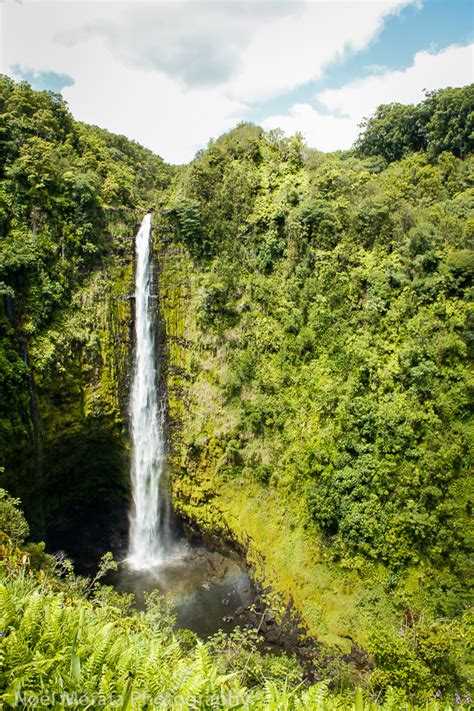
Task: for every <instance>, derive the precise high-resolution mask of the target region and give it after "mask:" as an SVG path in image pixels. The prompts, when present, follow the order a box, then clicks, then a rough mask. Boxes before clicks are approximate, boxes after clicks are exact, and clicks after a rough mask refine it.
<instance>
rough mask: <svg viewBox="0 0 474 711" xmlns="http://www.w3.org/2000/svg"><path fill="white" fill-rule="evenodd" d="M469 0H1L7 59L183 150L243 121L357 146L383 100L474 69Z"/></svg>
mask: <svg viewBox="0 0 474 711" xmlns="http://www.w3.org/2000/svg"><path fill="white" fill-rule="evenodd" d="M473 13H474V2H472V0H324V1H319V0H226V1H225V2H223V1H222V0H166V1H163V2H161V1H157V0H149V1H148V2H131V1H130V0H129V1H128V2H117V1H116V0H102V1H97V2H95V1H93V0H82V1H80V2H77V1H75V0H56V1H55V2H45V1H44V0H0V72H1V73H3V74H7V75H8V76H11V77H13V78H14V79H17V80H26V81H28V82H29V83H30V84H31V85H32V86H33V88H35V89H39V90H44V89H49V90H52V91H55V92H61V94H62V95H63V97H64V98H65V100H66V101H67V102H68V104H69V107H70V109H71V111H72V113H73V115H74V116H75V118H76V119H78V120H80V121H85V122H87V123H91V124H96V125H98V126H101V127H103V128H106V129H108V130H110V131H113V132H115V133H121V134H124V135H126V136H128V137H129V138H132V139H134V140H137V141H139V142H140V143H141V144H143V145H145V146H147V147H148V148H151V149H152V150H153V151H155V152H156V153H158V154H159V155H161V156H162V157H163V158H164V159H165V160H166V161H168V162H170V163H186V162H188V161H190V160H192V159H193V157H194V155H195V153H196V152H197V151H198V150H200V149H202V148H204V147H205V146H206V145H207V143H208V141H209V140H210V139H211V138H217V137H218V136H219V135H221V134H222V133H224V132H225V131H228V130H229V129H231V128H232V127H233V126H235V125H236V124H237V123H238V122H240V121H251V122H254V123H258V124H259V125H261V126H263V127H264V128H265V129H272V128H281V129H282V130H283V131H284V132H285V133H286V134H287V135H292V134H294V133H296V132H301V133H302V134H303V136H304V137H305V140H306V142H307V143H308V145H309V146H311V147H312V148H317V149H318V150H321V151H334V150H339V149H346V148H350V146H351V145H352V144H353V142H354V140H355V139H356V137H357V135H358V133H359V130H360V129H359V124H360V123H361V121H362V119H363V118H364V117H366V116H369V115H370V114H371V113H373V111H374V110H375V109H376V108H377V106H378V105H380V104H382V103H390V102H401V103H416V102H418V101H422V100H423V98H424V96H425V92H426V91H430V90H434V89H440V88H443V87H446V86H464V85H466V84H470V83H472V82H474V68H473V67H474V17H473Z"/></svg>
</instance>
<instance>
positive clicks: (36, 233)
mask: <svg viewBox="0 0 474 711" xmlns="http://www.w3.org/2000/svg"><path fill="white" fill-rule="evenodd" d="M0 114H1V115H0V155H1V164H0V165H1V167H0V171H1V172H0V238H1V251H0V291H1V295H2V305H1V307H0V389H1V398H0V402H1V412H0V465H1V467H2V473H1V476H0V486H3V488H4V489H5V490H8V491H9V494H7V493H6V491H3V490H2V492H1V495H0V528H1V529H2V530H3V531H4V534H6V535H5V537H4V538H3V539H2V541H3V543H2V544H1V555H0V574H1V578H2V580H1V586H0V600H1V603H0V635H1V639H0V698H1V699H2V701H3V703H4V704H5V705H6V707H7V708H14V707H15V703H18V700H17V701H16V702H15V698H17V699H18V697H15V695H16V694H21V693H26V692H28V693H30V694H38V695H39V694H41V693H42V692H45V691H47V692H48V693H53V692H58V693H59V691H60V690H67V691H68V692H69V691H70V692H71V693H72V692H74V691H75V692H79V691H81V692H87V693H89V694H103V695H105V696H107V695H110V694H118V695H121V697H120V698H121V699H122V701H121V703H123V706H122V708H146V706H145V705H143V704H144V703H146V702H145V701H143V699H142V701H140V699H139V696H138V695H137V694H138V692H139V691H140V692H143V693H144V694H149V695H152V696H153V697H157V696H158V695H159V694H168V695H169V697H168V698H173V699H174V701H173V703H175V706H171V705H170V706H168V707H169V708H177V709H178V708H183V709H184V708H191V705H190V704H191V703H194V704H195V706H193V707H196V708H230V705H229V703H230V702H229V699H232V703H234V704H235V707H239V708H249V709H250V708H251V709H255V708H268V709H270V708H275V709H277V708H278V709H279V708H301V709H303V708H308V709H310V708H311V709H314V708H327V709H332V708H353V704H354V703H355V704H356V706H355V708H357V709H359V708H360V709H361V708H363V705H362V704H363V699H362V696H363V695H364V696H365V698H366V699H370V701H367V702H366V703H370V704H373V708H382V707H384V708H387V709H389V708H390V709H400V708H408V704H409V703H411V704H414V705H416V704H424V703H429V704H431V706H430V708H433V709H434V708H439V709H441V708H450V707H451V706H450V705H454V704H455V703H457V701H456V699H457V698H458V699H459V702H458V705H460V704H464V705H465V707H467V706H468V703H469V702H468V701H466V698H468V697H466V694H468V691H469V683H470V676H469V674H470V670H471V672H472V667H470V666H469V658H468V650H467V647H468V644H467V641H468V638H469V634H468V632H469V611H468V610H469V602H470V597H469V579H468V573H469V560H470V559H469V555H470V553H471V552H472V547H471V541H470V537H469V536H470V516H471V514H472V489H471V486H472V480H471V479H470V478H469V465H470V459H469V454H470V439H469V435H470V431H471V430H470V428H471V427H472V423H471V421H470V419H469V405H470V393H471V392H472V378H471V375H470V372H469V368H468V364H469V359H470V356H471V354H472V317H473V316H472V314H473V312H472V305H471V303H470V295H471V294H472V291H471V277H472V271H473V268H474V258H473V253H472V251H471V249H470V247H471V246H472V237H473V234H474V213H473V208H474V187H473V178H474V159H473V148H474V134H473V132H472V127H473V118H474V86H473V85H471V86H468V87H465V88H462V89H445V90H441V91H437V92H432V93H430V94H428V95H427V97H426V99H425V101H423V102H422V103H421V104H419V105H417V106H402V105H399V104H391V105H386V106H381V107H379V109H378V110H377V111H376V113H375V114H374V115H373V116H372V117H370V118H368V119H367V120H366V121H365V123H364V125H363V126H362V127H361V128H362V131H361V135H360V137H359V139H358V141H357V143H356V145H355V146H354V148H353V150H351V151H344V152H339V153H335V154H322V153H319V152H317V151H314V150H310V149H308V148H307V147H306V146H305V145H304V143H303V141H302V139H301V137H300V136H298V135H296V136H294V137H292V138H285V137H284V136H283V134H281V133H280V132H278V131H271V132H269V133H265V132H264V131H263V130H262V129H261V128H259V127H257V126H254V125H250V124H241V125H239V126H237V127H236V128H235V129H234V130H233V131H230V132H229V133H227V134H225V135H224V136H222V137H220V138H219V139H217V140H215V141H211V142H210V144H209V146H208V147H207V149H206V150H204V151H201V152H200V153H198V154H197V155H196V157H195V159H194V160H193V161H192V163H191V164H189V165H187V166H180V167H173V166H168V165H166V164H165V163H164V162H163V161H162V160H161V159H160V158H159V157H157V156H155V155H153V154H152V153H151V152H150V151H148V150H146V149H144V148H142V147H141V146H139V145H138V144H136V143H134V142H132V141H130V140H128V139H126V138H124V137H123V136H114V135H112V134H110V133H107V132H106V131H104V130H102V129H99V128H97V127H94V126H86V125H84V124H81V123H78V122H76V121H75V120H74V119H73V117H72V116H71V114H70V112H69V110H68V108H67V105H66V104H65V102H64V101H63V100H62V98H61V97H60V96H59V95H57V94H53V93H51V92H34V91H32V89H31V88H30V87H29V86H28V85H27V84H25V83H20V84H17V83H14V82H13V81H12V80H10V79H7V78H5V77H4V78H2V79H1V82H0ZM150 207H154V208H155V211H156V212H155V218H154V225H155V232H154V241H155V252H156V259H157V262H158V265H159V271H160V274H159V285H160V286H159V289H160V294H161V299H160V306H159V307H157V308H159V309H160V314H161V316H160V318H161V322H162V325H163V329H164V333H165V334H166V335H165V339H164V340H165V341H166V353H167V374H166V378H167V392H168V413H169V417H168V429H169V440H170V460H171V463H172V476H171V489H172V495H173V503H174V506H175V508H176V510H177V511H178V513H179V514H180V515H181V516H182V517H183V518H184V519H185V520H188V521H190V522H192V523H193V524H195V525H197V526H198V527H199V528H200V529H201V530H202V531H205V532H208V533H211V534H214V535H220V536H224V537H228V538H229V539H231V540H235V541H238V542H239V543H240V544H241V545H242V547H243V548H245V549H246V551H247V554H248V560H249V562H250V563H251V565H252V566H253V569H254V572H255V575H256V577H257V578H259V579H260V580H261V582H262V584H264V585H265V584H268V585H269V586H270V587H271V588H272V590H274V591H275V592H276V593H278V594H279V595H280V596H281V599H282V600H288V599H289V598H291V599H292V601H293V604H294V606H295V608H296V610H297V611H298V614H299V615H300V616H301V618H302V620H303V622H304V623H305V626H306V628H307V630H308V634H310V635H312V636H313V637H314V638H316V639H318V640H320V641H321V644H323V645H325V648H327V650H328V655H329V656H328V658H331V659H335V657H331V653H332V651H334V650H335V649H338V650H342V651H343V652H346V653H349V652H350V650H351V648H352V649H359V650H363V651H364V653H365V652H366V653H367V655H368V656H367V659H368V663H367V665H366V667H365V668H364V669H363V670H357V669H356V668H355V667H354V665H352V666H351V665H350V664H349V661H348V662H347V665H346V666H344V665H342V666H341V664H340V663H339V662H338V664H336V663H335V662H334V663H333V664H332V666H331V664H328V663H326V664H325V665H324V664H323V663H322V662H321V660H319V662H318V663H319V664H320V668H319V674H320V678H321V679H322V682H321V683H319V684H316V685H313V686H309V687H307V688H306V686H305V684H304V681H303V679H304V675H303V671H302V670H301V668H300V667H299V666H298V663H297V662H296V661H295V660H293V659H287V658H286V657H284V658H279V657H276V658H273V657H271V656H267V657H262V656H261V655H260V654H259V653H258V651H257V648H256V647H255V644H254V641H253V639H252V638H251V635H247V636H246V635H245V634H244V633H239V632H237V633H233V636H226V635H221V636H217V637H215V638H211V639H210V640H208V641H206V642H203V641H200V640H199V639H197V638H196V637H195V635H192V634H191V633H185V632H184V631H179V632H174V631H173V629H172V620H170V611H169V609H168V608H167V607H166V605H165V604H164V602H163V601H162V600H159V599H158V598H157V597H153V596H152V597H151V598H150V599H149V604H148V607H147V611H145V612H142V613H138V612H136V611H133V609H132V605H131V600H130V599H129V598H128V597H120V596H119V595H118V594H117V593H115V592H113V591H112V590H110V589H109V588H107V587H104V586H101V585H100V584H99V583H98V581H92V582H91V581H89V582H87V581H84V580H82V579H80V578H78V577H77V576H75V575H74V573H73V572H72V571H71V569H70V568H69V567H68V566H67V565H66V563H62V564H61V565H60V566H59V568H60V569H59V570H58V564H57V563H56V564H54V563H53V560H52V559H51V557H49V556H47V555H46V554H45V553H44V550H43V548H42V547H41V546H38V545H37V544H33V543H31V542H30V543H29V544H25V540H27V539H28V535H29V529H31V532H32V535H31V539H28V540H39V539H41V538H42V537H44V536H45V535H47V532H48V529H49V528H50V527H51V526H54V525H56V524H57V522H58V520H60V519H61V517H64V516H66V515H68V512H71V511H74V510H77V509H78V507H79V508H80V507H81V506H86V505H90V504H91V503H93V502H104V501H105V502H106V504H107V503H112V502H114V501H116V500H122V501H127V500H128V497H129V484H128V436H127V426H126V425H127V423H126V420H127V417H126V412H127V409H126V402H127V393H128V390H127V388H128V376H129V370H127V368H128V367H129V366H128V363H129V360H130V358H129V356H130V345H131V341H132V337H131V334H130V319H131V308H132V306H131V299H130V291H131V286H130V284H131V275H132V270H133V249H132V242H131V240H132V237H133V232H134V229H135V224H136V222H137V221H139V220H140V219H141V215H142V213H143V212H144V211H145V210H147V209H148V208H150ZM12 497H20V499H21V501H19V500H16V499H14V498H12ZM21 508H23V509H24V510H25V513H26V517H27V519H28V522H29V527H28V524H27V523H26V520H25V518H24V517H23V514H22V513H21V510H20V509H21ZM28 550H29V553H25V551H28ZM239 635H240V636H239ZM328 685H329V686H330V688H331V690H328ZM356 687H359V688H358V691H357V692H356V691H355V689H356ZM361 687H364V692H362V689H361ZM132 692H134V693H132ZM135 692H136V693H135ZM456 695H457V697H456ZM163 698H164V697H163ZM210 699H211V700H210ZM354 699H355V700H354ZM94 703H96V706H92V707H93V708H95V707H100V703H101V702H100V700H99V701H97V700H96V701H95V702H94ZM140 704H142V705H140ZM206 704H207V705H206ZM239 704H240V706H239ZM318 704H320V705H319V706H318ZM102 705H103V704H102ZM366 707H367V708H369V707H368V706H366ZM370 708H372V706H371V707H370ZM423 708H425V706H423Z"/></svg>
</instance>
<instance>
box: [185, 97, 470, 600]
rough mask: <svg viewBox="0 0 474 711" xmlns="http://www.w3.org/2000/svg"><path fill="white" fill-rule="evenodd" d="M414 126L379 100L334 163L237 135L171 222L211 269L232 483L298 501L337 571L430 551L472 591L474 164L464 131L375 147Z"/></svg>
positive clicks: (275, 140)
mask: <svg viewBox="0 0 474 711" xmlns="http://www.w3.org/2000/svg"><path fill="white" fill-rule="evenodd" d="M433 102H434V104H435V106H436V107H438V106H439V105H441V106H442V107H443V109H444V112H445V113H448V110H449V108H450V107H451V111H452V113H453V115H454V117H456V120H459V121H460V120H461V119H462V118H463V115H462V114H459V113H458V105H459V104H461V105H463V106H469V108H470V110H471V114H470V116H471V118H472V116H473V107H474V89H473V87H468V88H466V89H462V90H446V91H445V92H438V94H436V95H434V96H431V97H430V98H429V99H427V101H426V102H425V104H422V105H421V107H419V108H418V110H419V111H428V112H429V111H430V107H431V104H432V103H433ZM450 102H451V103H450ZM425 105H426V106H425ZM413 111H414V109H413ZM392 112H393V113H394V116H393V124H390V125H391V129H392V131H393V133H394V134H395V135H394V137H392V136H391V135H388V136H387V135H386V123H385V121H386V117H387V116H391V113H392ZM438 113H439V110H436V111H434V113H433V116H432V119H431V123H430V122H428V124H427V126H428V129H427V130H428V131H429V130H430V126H431V125H432V124H433V125H435V126H437V125H438V123H440V122H441V119H440V118H439V117H438ZM466 113H467V112H466ZM443 118H444V122H445V123H446V124H447V125H451V123H453V121H451V119H450V117H449V116H448V117H447V118H446V117H444V115H443ZM466 120H467V118H466ZM397 121H398V124H397ZM404 126H405V115H404V113H403V112H400V107H396V106H395V107H382V108H381V109H379V111H378V113H377V114H376V115H375V116H374V118H373V119H371V120H369V121H368V123H367V125H366V129H365V133H364V134H363V136H362V138H361V139H360V141H359V145H358V149H357V153H356V154H353V153H350V152H346V153H342V154H336V155H329V156H328V155H321V154H318V153H315V152H311V151H308V150H307V149H306V148H305V147H304V145H303V144H302V142H301V141H300V139H299V138H298V137H294V138H292V139H289V140H288V139H284V138H283V137H282V136H281V135H280V134H279V133H278V132H273V133H270V134H264V133H263V132H262V131H261V130H260V129H259V128H256V127H254V126H245V125H244V126H241V127H239V128H237V129H236V130H235V131H233V132H231V133H230V134H227V135H225V136H223V137H222V138H221V139H219V140H218V141H216V142H215V143H213V144H211V145H210V146H209V148H208V149H207V150H206V151H205V152H203V153H202V154H201V155H200V156H198V157H197V158H196V160H195V161H194V162H193V163H192V164H191V165H190V166H189V168H187V169H186V171H185V172H184V174H183V176H182V178H181V180H180V182H179V185H178V188H177V194H176V199H175V202H174V205H173V207H172V216H171V219H174V220H175V223H176V229H177V235H178V238H179V239H181V240H182V242H183V243H184V244H186V246H187V247H188V248H189V249H190V251H191V252H192V253H193V254H194V255H195V259H196V264H198V265H199V267H200V269H201V270H202V279H201V301H200V305H199V309H200V310H199V323H200V327H201V330H202V332H203V334H205V337H206V338H207V339H208V343H209V345H208V349H209V350H211V349H212V348H214V349H216V350H217V349H218V352H219V355H218V359H219V361H220V364H221V368H220V370H218V371H217V372H215V373H213V376H214V380H215V383H214V384H215V385H216V386H217V387H218V388H219V389H220V390H221V391H222V395H223V400H224V401H225V405H226V409H227V411H228V412H232V424H231V425H229V427H228V432H227V433H226V435H225V462H222V468H223V469H224V470H225V472H226V475H227V476H229V477H233V476H239V477H242V478H244V479H245V477H254V478H257V479H258V480H259V481H260V482H263V483H264V484H265V485H268V486H269V487H277V488H279V489H280V490H281V491H282V493H283V492H285V491H286V492H297V495H298V496H299V497H301V500H302V502H304V506H305V509H306V511H307V517H308V524H310V523H311V522H314V523H315V524H317V527H318V530H320V531H321V534H322V535H323V536H324V537H325V539H326V541H327V542H328V544H329V549H330V551H331V555H332V556H333V557H335V558H337V559H344V558H353V557H354V556H358V555H361V556H364V557H368V558H372V559H376V560H381V561H384V562H385V563H386V564H387V565H388V566H389V567H390V568H391V569H392V570H393V571H394V574H396V572H397V571H398V570H400V568H402V567H403V566H406V565H408V564H410V563H418V562H419V561H420V560H425V559H426V560H429V561H432V562H433V563H435V564H439V565H440V566H441V567H443V568H446V571H450V572H451V573H452V574H453V578H452V582H453V584H454V583H455V581H458V583H459V585H461V584H462V582H463V580H464V576H465V574H466V572H467V557H466V554H467V552H468V550H469V541H468V532H469V525H468V521H469V516H470V514H471V508H470V507H471V504H470V498H469V494H470V493H472V492H470V490H469V477H468V476H467V473H468V466H469V459H468V455H469V409H468V408H469V391H470V387H471V380H470V375H469V370H468V357H469V355H470V354H472V352H470V351H469V348H470V347H472V339H471V333H472V332H471V330H470V329H471V327H472V326H471V324H472V307H471V304H470V301H469V296H470V294H471V292H470V286H471V284H470V277H471V276H472V271H473V267H474V260H473V254H472V252H471V251H470V246H471V240H472V237H473V229H474V222H473V212H472V210H473V207H474V192H473V182H472V180H473V168H474V161H473V157H472V155H471V153H470V154H469V156H467V157H466V158H465V159H464V160H461V159H460V158H458V157H456V155H455V153H457V152H458V151H457V147H458V146H459V145H465V144H468V143H469V138H468V137H466V135H465V134H466V133H467V130H468V129H467V128H466V126H465V125H464V124H463V125H462V129H461V128H460V129H459V131H458V133H459V134H461V135H460V136H459V135H458V133H456V134H455V135H453V136H452V138H451V143H450V142H449V141H445V142H444V143H443V142H440V139H439V138H438V134H436V133H434V137H433V139H431V138H430V137H428V139H427V146H428V148H431V147H434V146H435V145H436V150H434V148H433V150H434V154H435V157H431V154H430V152H429V151H413V152H412V153H410V154H409V155H407V156H406V157H404V158H402V160H400V161H397V162H392V163H390V164H388V165H387V163H386V162H385V160H384V156H383V155H381V153H378V154H374V146H376V145H377V142H376V140H375V137H377V140H379V141H381V140H383V138H385V139H386V146H387V150H388V146H390V145H392V144H393V143H395V144H396V143H397V141H398V135H397V133H400V134H402V135H404ZM438 130H439V129H438ZM428 136H429V134H428ZM470 140H471V141H472V137H471V139H470ZM444 148H447V149H448V150H441V149H444ZM449 149H450V150H449ZM390 150H391V149H390ZM397 150H398V149H397ZM397 150H395V148H394V150H393V152H394V153H397ZM440 150H441V152H440ZM366 156H368V157H366ZM204 377H205V376H204ZM190 446H192V443H190ZM193 446H196V447H199V442H198V441H197V442H195V443H194V445H193ZM440 585H443V582H442V581H441V580H440ZM440 604H441V603H440ZM462 605H463V599H462V595H457V596H456V598H455V599H454V598H452V599H451V600H449V601H448V600H446V602H445V603H444V607H443V609H441V608H440V612H442V613H448V612H452V611H455V610H456V609H457V608H461V607H462Z"/></svg>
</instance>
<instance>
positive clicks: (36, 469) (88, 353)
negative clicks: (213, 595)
mask: <svg viewBox="0 0 474 711" xmlns="http://www.w3.org/2000/svg"><path fill="white" fill-rule="evenodd" d="M131 234H132V232H131ZM132 323H133V236H131V237H130V242H129V249H127V250H126V251H125V252H124V253H123V254H122V255H111V256H110V257H109V258H108V259H107V260H104V263H103V264H102V265H101V268H100V269H97V270H95V271H94V272H93V273H92V274H91V275H90V276H89V277H88V278H87V279H86V281H85V283H84V285H83V286H82V287H81V288H80V289H79V290H77V292H76V293H75V294H73V296H72V298H71V303H70V305H68V307H67V309H64V310H63V311H62V312H60V313H59V314H58V315H57V317H56V318H55V320H54V322H53V323H52V324H51V326H50V327H49V328H48V329H46V330H44V331H43V332H42V333H41V336H39V337H35V338H31V339H28V338H27V337H24V341H23V342H24V347H25V350H26V352H27V354H28V373H27V378H26V382H27V384H28V387H29V391H30V392H29V397H28V398H25V400H24V403H25V407H24V409H23V412H22V419H23V422H24V430H25V435H24V436H23V437H22V438H20V439H19V440H16V441H15V442H14V443H12V445H13V446H12V447H11V449H9V448H8V449H7V451H6V452H4V456H5V465H6V466H5V468H6V471H7V472H8V475H9V479H10V481H11V485H12V488H14V489H15V490H16V491H17V492H18V493H19V494H20V496H21V497H22V499H23V500H24V502H25V504H26V508H27V511H28V514H29V517H30V519H31V521H32V525H33V530H35V529H36V531H37V533H38V534H41V535H44V533H45V531H46V530H47V529H48V528H49V526H50V525H51V524H53V525H54V526H58V525H62V523H64V522H67V519H68V518H70V517H71V516H73V515H74V514H73V513H72V512H73V511H80V510H83V509H84V507H86V508H88V507H94V506H96V505H100V506H107V505H108V504H113V502H117V501H120V500H124V501H125V500H126V499H128V489H129V481H128V480H129V477H128V469H129V467H128V460H129V456H128V450H129V445H128V437H127V432H126V424H127V423H126V418H127V404H128V392H129V381H130V362H131V348H132ZM25 470H26V472H27V475H26V476H25Z"/></svg>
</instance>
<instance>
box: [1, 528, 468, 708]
mask: <svg viewBox="0 0 474 711" xmlns="http://www.w3.org/2000/svg"><path fill="white" fill-rule="evenodd" d="M50 568H51V561H50ZM62 572H63V575H62V577H59V576H58V567H57V566H56V570H54V569H53V570H52V571H51V570H50V571H49V572H45V570H44V569H42V570H40V571H38V572H35V571H34V570H32V568H31V566H30V565H29V563H28V559H27V556H26V555H25V554H24V553H23V552H22V551H21V550H18V549H15V548H14V546H13V545H12V544H11V542H10V541H9V539H7V538H4V539H3V540H2V544H1V546H0V601H1V604H0V631H1V635H0V700H1V702H2V708H6V709H14V708H19V707H22V708H36V709H39V708H94V709H97V708H120V709H123V710H126V709H145V708H152V707H159V708H166V709H172V710H176V711H185V710H187V709H190V708H200V709H209V708H212V709H229V708H241V709H249V710H250V709H251V710H252V711H254V709H255V710H257V709H262V710H263V709H266V710H268V711H270V710H271V709H275V711H276V710H277V709H288V710H293V709H294V710H295V711H296V710H299V709H301V710H303V709H311V710H313V709H321V710H325V711H333V710H336V709H340V710H341V711H343V710H344V709H347V710H348V711H349V709H354V708H356V709H357V710H359V709H366V711H371V710H372V709H376V708H378V709H386V710H387V711H392V710H395V709H397V710H398V709H403V708H406V709H408V708H409V706H408V703H407V701H406V699H405V698H404V697H403V695H400V694H399V693H398V694H397V693H396V692H395V691H394V690H390V692H389V694H388V699H387V701H386V702H385V704H383V705H379V704H373V703H371V702H369V701H367V702H366V703H364V695H363V693H362V690H361V689H360V688H359V689H358V690H357V691H356V692H355V695H354V692H346V693H342V694H337V695H336V694H331V693H330V692H329V691H328V685H327V683H326V682H321V683H319V684H315V685H313V686H310V687H306V686H305V685H304V683H303V676H302V670H301V669H300V668H299V667H298V665H297V663H296V662H295V661H294V660H291V659H287V658H284V657H283V658H280V657H274V656H268V655H267V656H265V657H263V656H261V655H260V654H259V653H258V651H257V650H256V648H255V644H254V642H253V639H252V636H251V635H248V634H244V633H243V632H241V631H239V630H237V631H236V632H235V633H233V634H232V635H216V636H215V637H213V638H211V639H210V640H208V641H207V642H202V641H200V640H199V639H198V638H197V637H196V636H195V635H193V634H192V633H188V632H186V631H178V632H175V631H174V630H173V626H172V625H173V618H172V616H171V615H170V612H169V609H168V607H167V605H166V602H165V601H164V600H163V599H162V598H160V597H159V596H157V595H155V594H153V593H152V594H150V595H149V596H148V599H147V605H146V610H145V611H144V612H136V611H134V610H133V608H132V606H131V599H130V598H131V596H127V595H119V594H118V593H116V592H114V591H113V590H112V589H111V588H107V587H104V586H101V585H99V584H98V582H97V581H88V580H86V579H81V578H77V577H75V576H74V574H73V572H72V571H71V569H70V567H68V566H67V565H65V564H64V563H63V565H62ZM457 707H458V708H462V706H461V704H459V705H458V706H457ZM410 708H416V707H414V706H410ZM418 708H419V707H418ZM450 708H452V705H451V703H449V702H442V701H441V702H437V701H432V702H430V703H428V704H426V705H423V709H426V710H427V711H442V710H443V709H450Z"/></svg>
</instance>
